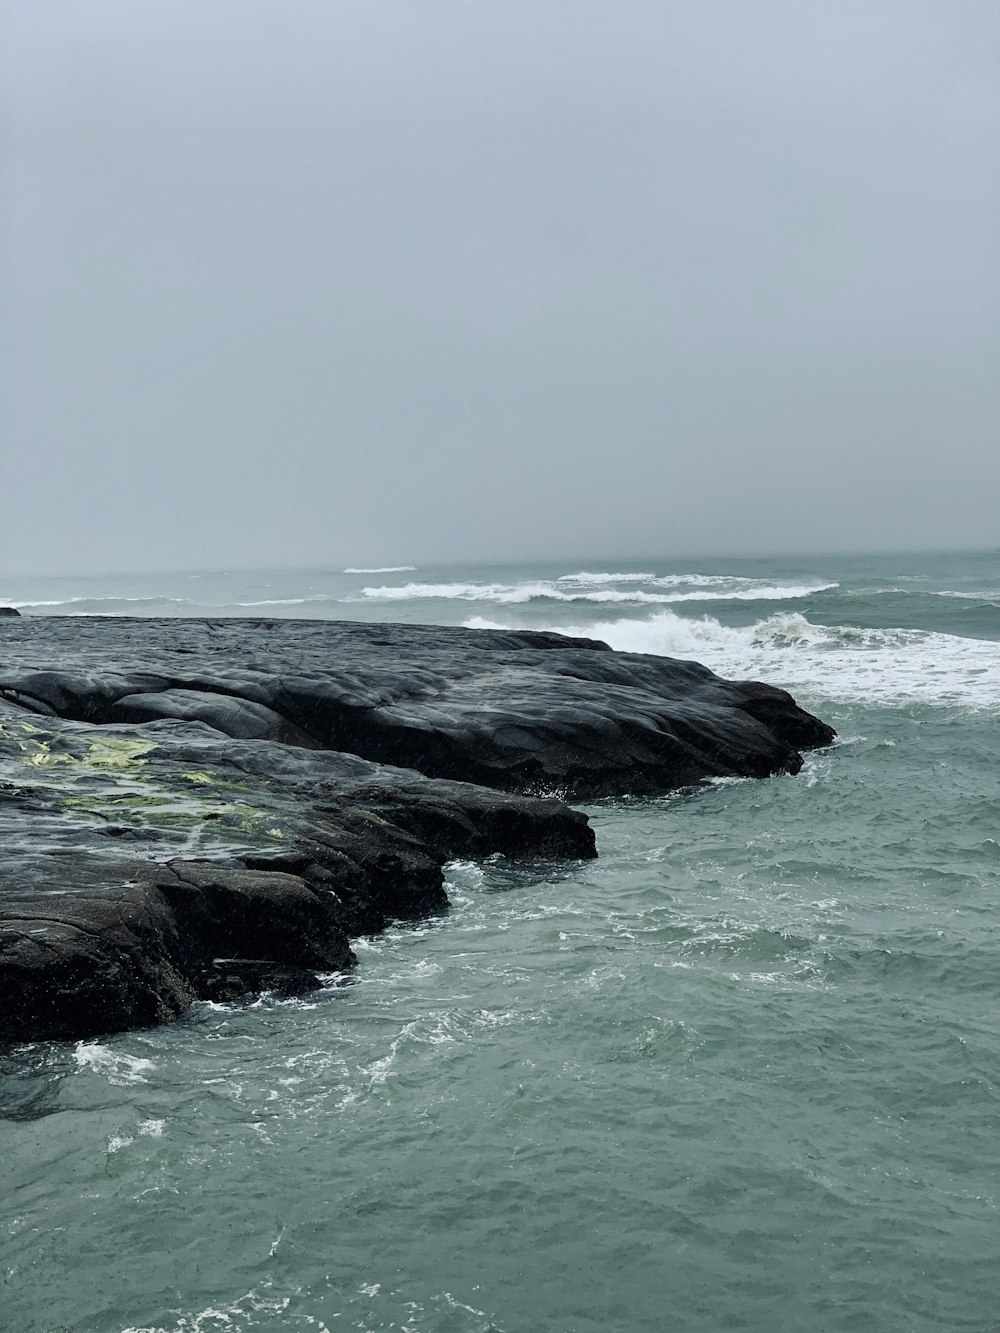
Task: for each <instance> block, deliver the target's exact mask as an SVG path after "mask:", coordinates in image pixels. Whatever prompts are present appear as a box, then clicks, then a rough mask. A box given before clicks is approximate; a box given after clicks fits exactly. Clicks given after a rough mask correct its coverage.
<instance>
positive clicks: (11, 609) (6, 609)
mask: <svg viewBox="0 0 1000 1333" xmlns="http://www.w3.org/2000/svg"><path fill="white" fill-rule="evenodd" d="M20 614H21V613H20V611H19V610H18V609H17V607H16V606H0V616H19V615H20Z"/></svg>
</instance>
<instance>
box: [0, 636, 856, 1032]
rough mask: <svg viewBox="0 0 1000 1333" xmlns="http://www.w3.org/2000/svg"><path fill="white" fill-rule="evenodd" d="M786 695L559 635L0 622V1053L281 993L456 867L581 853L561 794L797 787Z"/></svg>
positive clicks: (810, 743)
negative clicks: (767, 782) (456, 863)
mask: <svg viewBox="0 0 1000 1333" xmlns="http://www.w3.org/2000/svg"><path fill="white" fill-rule="evenodd" d="M833 734H834V733H833V732H832V730H831V729H830V728H829V727H828V726H826V725H825V724H824V723H823V722H820V721H819V720H818V719H817V718H815V717H813V716H811V715H810V714H809V713H806V712H804V711H803V710H802V709H800V708H799V707H798V706H797V705H796V704H795V702H794V701H793V700H792V698H791V696H790V695H788V694H787V693H785V692H784V691H783V690H778V689H775V688H773V687H771V686H767V685H762V684H758V683H754V682H732V681H725V680H722V679H720V678H719V677H718V676H716V675H714V674H713V673H712V672H711V671H709V670H708V669H707V668H705V667H702V666H699V665H697V664H696V663H692V662H678V661H674V660H671V659H668V658H660V657H647V656H640V655H635V654H625V653H616V652H612V651H611V649H609V648H608V647H607V645H606V644H603V643H598V642H595V641H592V640H586V639H569V638H565V637H563V636H560V635H557V634H541V633H533V632H527V631H525V632H514V631H509V632H508V631H491V630H467V629H458V628H451V629H446V628H439V627H433V626H420V625H415V626H402V625H366V624H357V623H348V622H336V621H312V622H308V621H305V622H304V621H269V620H247V621H235V620H225V621H209V620H177V619H171V620H153V619H134V620H127V619H119V618H116V619H98V618H94V619H90V618H87V619H83V618H58V617H47V618H45V619H38V620H32V619H30V618H21V617H11V618H5V619H4V622H3V625H2V629H0V837H2V839H3V847H4V855H3V860H2V864H0V1040H35V1039H41V1038H49V1037H74V1036H90V1035H94V1034H97V1033H100V1032H107V1031H114V1030H121V1029H124V1028H128V1027H134V1026H137V1025H143V1024H150V1023H156V1022H161V1021H165V1020H167V1019H169V1018H172V1017H174V1016H176V1015H177V1014H179V1013H181V1012H182V1011H183V1010H184V1009H185V1008H186V1007H187V1006H188V1005H189V1004H191V1003H192V1001H194V1000H195V999H198V998H209V997H211V998H236V997H238V996H239V995H240V994H247V993H253V992H256V991H259V990H262V989H277V990H279V991H282V992H284V993H294V992H296V991H299V990H304V989H308V988H309V987H311V986H315V985H316V984H317V982H316V974H317V973H330V972H339V971H343V970H344V969H346V968H348V967H349V966H350V965H351V964H352V963H353V962H354V956H353V954H352V953H351V949H350V944H349V940H350V937H351V936H357V935H361V934H367V933H371V932H373V931H377V930H379V929H381V928H382V927H383V926H384V924H385V922H386V921H387V920H388V919H390V918H404V917H412V916H415V915H420V914H424V913H427V912H429V911H434V910H439V909H441V908H444V907H445V906H447V898H446V895H445V892H444V888H443V881H444V876H443V869H442V868H443V866H444V864H445V863H446V862H447V861H448V860H451V859H453V858H455V857H484V856H488V855H491V854H494V853H501V854H503V855H506V856H510V857H529V858H573V857H592V856H595V855H596V851H595V847H594V837H593V832H592V830H591V829H590V826H589V824H588V822H587V819H586V816H584V815H583V814H581V813H579V812H577V811H574V810H571V809H570V808H569V807H568V806H567V805H566V804H565V803H564V801H565V798H575V799H593V798H596V797H602V796H610V795H624V794H634V795H635V794H638V795H641V794H645V795H651V794H658V793H664V792H668V791H672V790H675V789H677V788H679V787H685V786H689V785H692V784H695V783H698V782H701V781H703V780H705V779H706V778H710V777H720V776H736V777H766V776H768V775H771V774H775V773H782V772H787V773H795V772H797V771H798V769H799V768H800V767H801V764H802V757H801V754H800V751H801V750H802V749H805V748H811V747H815V746H820V745H825V744H828V743H829V742H830V741H831V740H832V739H833Z"/></svg>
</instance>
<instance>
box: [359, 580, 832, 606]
mask: <svg viewBox="0 0 1000 1333" xmlns="http://www.w3.org/2000/svg"><path fill="white" fill-rule="evenodd" d="M587 577H588V578H590V579H592V580H593V581H594V582H601V581H602V580H601V579H600V578H599V577H598V576H596V575H588V576H587ZM619 578H620V576H619ZM619 578H615V580H614V581H615V582H618V581H619ZM651 581H652V582H654V583H656V584H657V585H661V586H664V587H669V586H673V585H674V584H681V583H684V584H687V583H691V582H693V580H691V579H689V578H685V579H683V580H659V579H654V580H651ZM562 582H564V579H559V580H535V581H529V582H525V583H510V584H505V583H404V584H402V585H397V584H383V585H381V586H380V587H366V588H362V590H361V591H362V596H364V597H367V598H369V599H371V600H373V601H382V602H406V601H413V600H420V601H431V600H437V599H442V600H451V599H458V600H461V601H467V602H500V603H505V604H508V605H515V604H518V603H525V602H533V601H540V600H546V599H547V600H549V601H554V602H625V603H629V602H630V603H634V604H637V605H643V604H648V605H663V604H664V603H668V602H722V601H725V602H729V601H740V602H744V601H753V602H776V601H786V600H789V599H792V598H796V597H806V596H809V595H810V594H812V593H817V592H824V591H827V590H829V589H832V588H835V587H837V584H836V583H809V584H781V583H768V582H764V581H760V580H756V579H748V580H730V579H727V580H723V581H722V582H725V583H728V584H731V585H732V586H730V587H727V588H725V590H723V589H722V588H720V587H718V586H714V587H708V586H705V585H699V586H697V587H695V588H694V589H693V590H691V591H687V592H685V591H681V590H680V588H676V590H675V591H672V592H666V591H665V592H646V591H645V590H643V589H642V588H628V589H623V588H612V587H592V588H590V590H589V591H587V590H585V587H584V585H583V576H582V575H573V576H571V577H570V580H569V582H570V590H569V591H567V590H566V588H565V587H560V586H559V584H560V583H562ZM607 582H611V578H610V577H609V578H608V579H607ZM747 584H749V585H750V586H746V585H747ZM578 585H579V586H578Z"/></svg>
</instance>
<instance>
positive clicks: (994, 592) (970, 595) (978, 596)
mask: <svg viewBox="0 0 1000 1333" xmlns="http://www.w3.org/2000/svg"><path fill="white" fill-rule="evenodd" d="M931 595H932V596H933V597H958V598H961V600H962V601H963V602H989V603H992V604H995V603H997V602H1000V588H985V589H982V590H981V591H980V592H935V593H932V594H931Z"/></svg>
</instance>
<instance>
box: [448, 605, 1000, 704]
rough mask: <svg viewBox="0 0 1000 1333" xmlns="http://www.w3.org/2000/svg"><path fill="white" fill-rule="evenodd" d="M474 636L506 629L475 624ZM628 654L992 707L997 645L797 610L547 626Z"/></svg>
mask: <svg viewBox="0 0 1000 1333" xmlns="http://www.w3.org/2000/svg"><path fill="white" fill-rule="evenodd" d="M465 624H466V625H467V626H468V627H469V628H473V629H503V628H507V626H503V625H500V624H499V623H497V622H496V621H491V620H488V619H486V618H484V617H482V616H473V617H471V618H470V619H469V620H466V621H465ZM553 628H557V629H558V630H559V631H560V632H561V633H563V634H571V635H578V636H581V637H585V638H596V639H602V640H603V641H604V642H605V643H609V644H610V645H611V647H612V648H617V649H619V650H620V651H622V652H630V653H652V654H655V655H657V656H661V657H680V658H685V659H695V660H697V661H699V662H702V663H703V664H704V665H705V666H708V667H711V669H712V670H713V671H715V672H717V673H718V674H719V675H720V676H728V677H733V678H737V679H743V678H753V679H756V680H766V681H769V682H771V683H772V684H775V685H782V686H784V687H786V688H788V689H791V690H793V691H795V690H798V691H800V692H801V691H807V692H808V693H809V694H811V695H815V696H817V697H822V698H826V699H838V700H856V701H864V702H866V703H878V704H899V703H906V702H914V703H938V704H956V705H960V706H964V707H972V708H994V707H997V706H998V705H1000V644H997V643H995V642H992V641H989V640H984V639H965V638H961V637H959V636H957V635H952V634H940V633H936V632H932V631H925V630H912V629H859V628H855V627H853V626H849V625H834V626H828V625H815V624H812V623H811V622H810V621H808V620H807V619H806V617H805V616H804V615H802V614H801V613H800V612H797V611H791V612H783V613H780V614H777V615H773V616H768V617H767V618H766V619H764V620H759V621H757V622H756V623H755V624H753V625H745V626H735V625H723V624H722V623H721V622H720V621H718V620H716V619H715V618H714V617H712V616H700V617H697V618H695V617H685V616H679V615H677V614H675V613H674V612H672V611H659V612H657V613H656V614H655V615H652V616H649V617H648V618H646V619H643V620H627V619H622V620H609V621H590V622H588V623H586V624H578V625H559V626H553Z"/></svg>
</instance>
